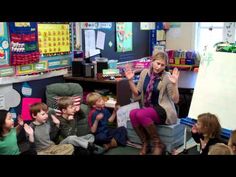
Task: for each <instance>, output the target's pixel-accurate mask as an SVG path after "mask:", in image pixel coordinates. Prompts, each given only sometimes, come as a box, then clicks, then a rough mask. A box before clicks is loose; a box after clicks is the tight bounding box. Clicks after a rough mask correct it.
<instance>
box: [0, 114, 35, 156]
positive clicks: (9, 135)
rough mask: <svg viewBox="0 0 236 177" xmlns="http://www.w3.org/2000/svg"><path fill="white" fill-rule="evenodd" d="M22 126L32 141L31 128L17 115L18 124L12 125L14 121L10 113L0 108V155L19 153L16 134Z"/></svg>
mask: <svg viewBox="0 0 236 177" xmlns="http://www.w3.org/2000/svg"><path fill="white" fill-rule="evenodd" d="M22 127H24V130H25V132H26V134H27V135H28V136H29V141H30V142H31V143H33V142H34V136H33V129H32V128H31V127H30V126H28V125H27V124H24V121H23V120H22V118H21V117H20V116H19V117H18V125H17V126H16V127H14V121H13V119H12V116H11V113H10V112H8V111H6V110H0V155H19V154H20V150H19V147H18V144H17V134H18V133H19V132H20V130H21V128H22Z"/></svg>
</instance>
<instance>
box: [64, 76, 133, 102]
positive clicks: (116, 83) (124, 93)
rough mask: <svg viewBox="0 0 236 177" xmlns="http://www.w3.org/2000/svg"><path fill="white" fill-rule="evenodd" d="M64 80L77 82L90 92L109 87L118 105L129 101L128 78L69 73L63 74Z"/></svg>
mask: <svg viewBox="0 0 236 177" xmlns="http://www.w3.org/2000/svg"><path fill="white" fill-rule="evenodd" d="M64 79H65V81H66V82H75V83H79V84H80V85H81V86H82V88H83V90H84V91H89V92H92V91H94V90H95V89H109V90H110V91H111V92H112V93H113V94H114V95H115V96H116V98H117V102H118V104H119V105H121V106H124V105H126V104H129V103H131V100H130V98H131V96H132V94H131V90H130V87H129V83H128V80H127V79H125V78H123V79H121V80H98V79H97V78H85V77H72V75H71V74H67V75H65V76H64Z"/></svg>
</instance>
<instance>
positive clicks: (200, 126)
mask: <svg viewBox="0 0 236 177" xmlns="http://www.w3.org/2000/svg"><path fill="white" fill-rule="evenodd" d="M220 133H221V125H220V123H219V120H218V118H217V116H216V115H214V114H211V113H203V114H200V115H199V116H198V119H197V123H196V124H195V125H194V126H193V127H192V137H193V139H194V140H195V141H196V143H200V149H201V151H200V153H201V154H202V155H207V154H208V152H209V147H210V146H211V145H214V144H216V143H219V142H220Z"/></svg>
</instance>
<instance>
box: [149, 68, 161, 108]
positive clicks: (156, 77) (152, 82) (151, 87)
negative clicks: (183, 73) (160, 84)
mask: <svg viewBox="0 0 236 177" xmlns="http://www.w3.org/2000/svg"><path fill="white" fill-rule="evenodd" d="M162 73H163V72H160V73H158V74H156V73H153V72H152V73H151V76H150V81H149V83H148V86H147V89H146V93H145V98H144V106H145V107H149V106H151V98H152V92H153V87H154V84H155V81H156V79H159V78H160V77H161V75H162Z"/></svg>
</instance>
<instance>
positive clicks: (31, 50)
mask: <svg viewBox="0 0 236 177" xmlns="http://www.w3.org/2000/svg"><path fill="white" fill-rule="evenodd" d="M8 24H9V35H10V44H11V45H10V46H11V48H10V64H11V65H13V66H17V65H24V64H30V63H35V62H38V61H39V58H40V53H39V49H38V37H37V23H36V22H9V23H8Z"/></svg>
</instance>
